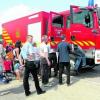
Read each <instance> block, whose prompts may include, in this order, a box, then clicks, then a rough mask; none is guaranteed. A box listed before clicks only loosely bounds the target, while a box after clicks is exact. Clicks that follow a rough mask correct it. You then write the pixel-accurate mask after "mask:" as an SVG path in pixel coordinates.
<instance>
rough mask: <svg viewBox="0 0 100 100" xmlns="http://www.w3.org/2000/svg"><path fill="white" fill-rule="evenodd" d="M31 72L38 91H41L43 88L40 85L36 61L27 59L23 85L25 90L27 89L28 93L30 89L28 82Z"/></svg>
mask: <svg viewBox="0 0 100 100" xmlns="http://www.w3.org/2000/svg"><path fill="white" fill-rule="evenodd" d="M30 73H31V74H32V76H33V78H34V82H35V87H36V90H37V92H39V91H41V88H40V86H39V81H38V77H37V69H36V66H35V64H34V61H26V63H25V71H24V78H23V86H24V90H25V93H26V94H27V93H28V92H29V90H30V88H29V82H28V79H29V74H30Z"/></svg>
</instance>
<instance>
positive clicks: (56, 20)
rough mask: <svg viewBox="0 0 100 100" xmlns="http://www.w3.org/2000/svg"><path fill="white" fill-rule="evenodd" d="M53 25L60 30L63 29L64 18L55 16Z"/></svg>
mask: <svg viewBox="0 0 100 100" xmlns="http://www.w3.org/2000/svg"><path fill="white" fill-rule="evenodd" d="M52 25H53V26H55V27H59V28H61V27H63V16H60V15H56V16H54V17H53V20H52Z"/></svg>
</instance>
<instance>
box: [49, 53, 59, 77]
mask: <svg viewBox="0 0 100 100" xmlns="http://www.w3.org/2000/svg"><path fill="white" fill-rule="evenodd" d="M49 60H50V63H51V66H50V67H49V75H50V76H51V68H54V73H55V75H57V73H58V67H57V56H56V53H49Z"/></svg>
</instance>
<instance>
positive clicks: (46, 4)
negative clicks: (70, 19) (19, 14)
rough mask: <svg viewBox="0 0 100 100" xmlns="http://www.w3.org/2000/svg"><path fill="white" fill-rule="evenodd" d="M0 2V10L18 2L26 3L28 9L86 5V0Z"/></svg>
mask: <svg viewBox="0 0 100 100" xmlns="http://www.w3.org/2000/svg"><path fill="white" fill-rule="evenodd" d="M1 3H2V4H1V5H0V12H4V11H6V10H8V9H9V8H11V7H14V6H16V5H20V4H24V5H27V6H28V7H30V9H34V8H38V9H43V10H48V11H49V10H55V11H61V10H65V9H66V8H68V6H69V5H70V4H76V5H87V4H88V0H2V1H1Z"/></svg>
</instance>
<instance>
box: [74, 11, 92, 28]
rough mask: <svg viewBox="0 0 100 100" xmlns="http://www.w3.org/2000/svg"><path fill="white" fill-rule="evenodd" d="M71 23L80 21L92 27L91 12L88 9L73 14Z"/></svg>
mask: <svg viewBox="0 0 100 100" xmlns="http://www.w3.org/2000/svg"><path fill="white" fill-rule="evenodd" d="M73 23H80V24H83V25H85V26H86V27H90V28H92V27H93V17H92V12H91V11H89V10H82V11H81V12H78V13H74V14H73Z"/></svg>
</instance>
